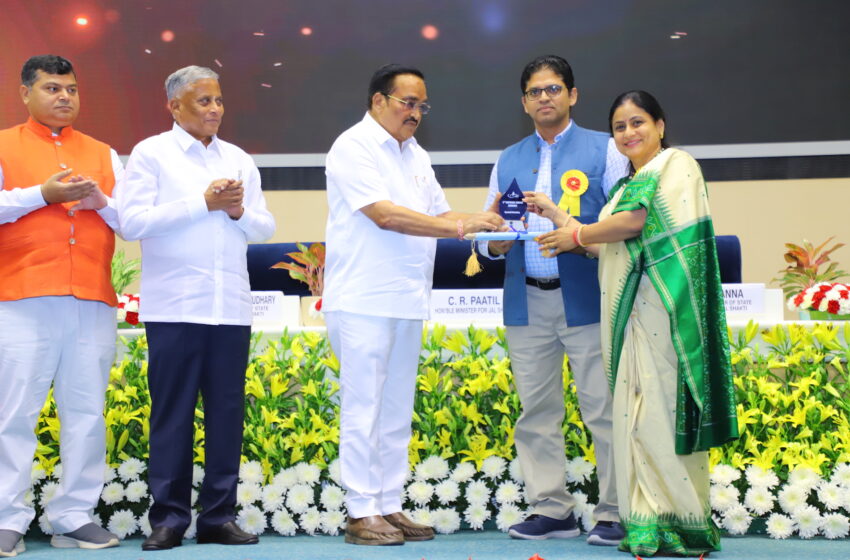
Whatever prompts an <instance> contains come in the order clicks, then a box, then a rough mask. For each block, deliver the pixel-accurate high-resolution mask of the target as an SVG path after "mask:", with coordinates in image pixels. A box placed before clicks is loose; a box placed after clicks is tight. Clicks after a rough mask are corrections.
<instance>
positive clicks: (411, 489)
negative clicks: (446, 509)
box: [407, 480, 434, 506]
mask: <svg viewBox="0 0 850 560" xmlns="http://www.w3.org/2000/svg"><path fill="white" fill-rule="evenodd" d="M433 495H434V487H433V486H431V485H430V484H428V483H427V482H422V481H419V480H417V481H416V482H413V483H411V484H409V485H408V486H407V498H408V499H409V500H410V501H411V502H413V503H414V504H416V505H417V506H424V505H425V504H427V503H428V502H429V501H430V500H431V496H433Z"/></svg>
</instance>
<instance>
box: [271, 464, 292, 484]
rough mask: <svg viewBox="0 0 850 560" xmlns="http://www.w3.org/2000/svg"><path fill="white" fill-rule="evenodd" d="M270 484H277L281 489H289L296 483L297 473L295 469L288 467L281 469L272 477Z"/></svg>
mask: <svg viewBox="0 0 850 560" xmlns="http://www.w3.org/2000/svg"><path fill="white" fill-rule="evenodd" d="M272 484H274V485H275V486H277V487H278V488H280V489H282V490H289V489H290V488H292V487H293V486H295V485H296V484H298V473H297V472H295V469H294V468H292V467H289V468H288V469H283V470H282V471H280V472H279V473H277V474H276V475H274V478H273V479H272Z"/></svg>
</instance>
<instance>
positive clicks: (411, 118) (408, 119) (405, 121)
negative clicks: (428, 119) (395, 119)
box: [404, 117, 419, 125]
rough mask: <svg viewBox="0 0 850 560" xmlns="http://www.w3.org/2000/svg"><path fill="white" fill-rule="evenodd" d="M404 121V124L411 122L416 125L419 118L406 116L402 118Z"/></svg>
mask: <svg viewBox="0 0 850 560" xmlns="http://www.w3.org/2000/svg"><path fill="white" fill-rule="evenodd" d="M404 123H405V124H407V123H413V124H415V125H418V124H419V119H417V118H415V117H408V118H406V119H404Z"/></svg>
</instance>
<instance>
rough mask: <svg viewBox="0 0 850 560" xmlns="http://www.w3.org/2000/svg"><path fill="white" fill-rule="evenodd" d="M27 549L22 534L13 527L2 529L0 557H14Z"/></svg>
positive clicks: (0, 531) (0, 533)
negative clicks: (12, 528) (13, 529)
mask: <svg viewBox="0 0 850 560" xmlns="http://www.w3.org/2000/svg"><path fill="white" fill-rule="evenodd" d="M26 549H27V547H26V546H24V536H23V535H22V534H20V533H19V532H17V531H12V530H11V529H0V558H12V557H14V556H17V555H18V554H20V553H21V552H25V551H26Z"/></svg>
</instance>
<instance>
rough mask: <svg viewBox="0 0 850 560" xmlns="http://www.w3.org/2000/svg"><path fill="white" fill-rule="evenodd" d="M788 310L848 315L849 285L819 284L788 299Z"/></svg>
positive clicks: (849, 309)
mask: <svg viewBox="0 0 850 560" xmlns="http://www.w3.org/2000/svg"><path fill="white" fill-rule="evenodd" d="M788 309H790V310H791V311H810V312H811V311H815V312H820V313H824V314H827V313H828V314H831V315H850V284H842V283H841V282H819V283H817V284H815V285H813V286H810V287H808V288H806V289H805V290H803V291H802V292H800V293H799V294H797V295H795V296H792V297H790V298H789V299H788Z"/></svg>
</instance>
